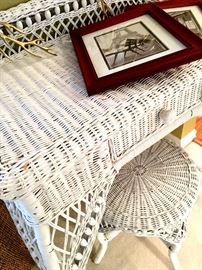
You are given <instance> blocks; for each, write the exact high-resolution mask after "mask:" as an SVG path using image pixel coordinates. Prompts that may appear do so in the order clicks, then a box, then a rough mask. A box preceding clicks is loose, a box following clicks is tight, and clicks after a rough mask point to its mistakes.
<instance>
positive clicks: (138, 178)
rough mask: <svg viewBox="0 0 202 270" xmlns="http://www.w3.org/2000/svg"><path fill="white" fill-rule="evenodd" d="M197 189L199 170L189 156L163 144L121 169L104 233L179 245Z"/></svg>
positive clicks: (106, 218) (113, 189)
mask: <svg viewBox="0 0 202 270" xmlns="http://www.w3.org/2000/svg"><path fill="white" fill-rule="evenodd" d="M198 188H199V179H198V177H197V173H196V168H195V166H194V164H193V163H192V161H191V160H190V159H189V158H188V156H187V154H186V153H185V152H183V151H182V150H181V148H179V147H178V146H176V145H174V144H173V143H172V142H170V141H167V140H162V141H160V142H158V143H157V144H155V145H153V146H152V147H151V148H149V149H147V150H146V151H144V152H143V153H142V154H140V155H139V156H137V157H136V158H134V159H133V160H132V161H131V162H129V163H127V164H126V165H125V166H123V167H122V168H121V170H120V172H119V174H118V175H117V176H116V178H115V181H114V183H113V185H112V188H111V190H110V193H109V195H108V199H107V207H106V211H105V214H104V218H103V223H102V227H101V230H114V229H117V230H119V229H120V230H128V231H132V232H135V233H137V234H140V235H144V234H145V235H148V234H149V235H154V236H159V237H161V238H163V239H164V240H167V241H169V242H175V241H178V240H180V239H181V238H182V236H183V235H184V234H183V232H184V229H185V228H183V226H184V221H185V220H186V217H187V215H188V213H189V210H190V208H191V206H192V205H193V203H194V201H195V200H196V197H197V194H198Z"/></svg>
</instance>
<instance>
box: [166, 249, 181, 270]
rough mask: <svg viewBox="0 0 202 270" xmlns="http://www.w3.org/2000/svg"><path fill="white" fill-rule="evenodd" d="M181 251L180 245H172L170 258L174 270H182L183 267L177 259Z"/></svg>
mask: <svg viewBox="0 0 202 270" xmlns="http://www.w3.org/2000/svg"><path fill="white" fill-rule="evenodd" d="M179 249H180V245H179V244H171V245H170V246H169V252H168V254H169V257H170V260H171V263H172V266H173V269H174V270H181V266H180V263H179V260H178V257H177V252H178V251H179Z"/></svg>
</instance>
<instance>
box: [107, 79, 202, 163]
mask: <svg viewBox="0 0 202 270" xmlns="http://www.w3.org/2000/svg"><path fill="white" fill-rule="evenodd" d="M201 102H202V85H201V82H200V83H198V84H196V85H193V87H192V88H191V89H190V88H189V89H187V90H184V91H183V93H180V94H176V95H175V96H174V97H173V98H172V99H170V100H166V101H164V102H162V105H160V106H159V107H158V108H156V109H154V110H152V111H150V112H148V113H145V114H144V115H143V116H142V117H141V118H138V119H134V121H133V122H132V123H131V125H130V126H127V127H125V128H124V129H122V130H120V132H118V133H117V134H115V136H113V138H112V139H111V140H110V143H109V145H110V152H111V158H112V161H113V162H116V161H119V160H120V159H121V158H122V157H123V156H124V155H126V154H127V153H128V152H129V151H130V149H132V148H134V147H135V146H136V145H139V144H141V143H142V142H143V141H144V140H147V139H150V138H152V135H154V136H155V134H157V132H158V130H162V129H164V128H166V127H167V126H171V127H172V126H173V129H175V128H176V127H175V126H174V124H173V123H174V122H175V121H176V120H177V119H178V118H180V117H182V115H184V114H186V112H189V111H191V109H192V108H194V107H195V106H196V105H198V104H200V103H201ZM187 118H188V117H187ZM188 119H189V118H188ZM188 119H185V121H187V120H188ZM182 123H184V122H182ZM173 129H171V131H172V130H173ZM167 130H169V129H167ZM168 133H169V131H168ZM165 135H167V134H163V136H165ZM163 136H162V137H163ZM162 137H159V134H158V139H161V138H162Z"/></svg>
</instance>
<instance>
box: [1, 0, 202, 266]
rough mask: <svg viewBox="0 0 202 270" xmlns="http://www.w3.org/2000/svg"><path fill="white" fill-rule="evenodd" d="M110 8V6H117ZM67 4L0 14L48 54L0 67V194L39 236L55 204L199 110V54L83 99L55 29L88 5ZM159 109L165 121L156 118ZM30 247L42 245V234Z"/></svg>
mask: <svg viewBox="0 0 202 270" xmlns="http://www.w3.org/2000/svg"><path fill="white" fill-rule="evenodd" d="M69 2H71V1H69ZM84 2H85V1H83V3H84ZM139 2H141V1H139ZM56 3H57V4H56ZM84 4H85V3H84ZM116 6H118V7H119V10H118V12H120V10H121V8H122V7H123V5H121V4H120V3H118V4H116V5H115V6H114V8H115V7H116ZM58 8H59V11H60V12H59V11H58ZM71 8H72V9H75V10H73V11H71ZM77 8H78V6H77V5H76V2H74V4H73V5H72V7H71V6H70V5H69V6H68V5H67V4H64V1H62V0H57V1H51V0H48V1H43V0H41V1H40V0H35V1H30V3H27V4H24V5H21V6H19V7H17V8H15V9H12V10H9V11H7V12H0V21H1V20H7V21H11V22H17V25H18V26H22V25H24V27H25V28H26V31H27V32H30V33H32V34H33V35H34V36H39V35H40V33H45V36H46V37H47V40H49V42H51V43H54V44H55V50H56V52H57V56H56V57H54V56H49V55H48V56H47V55H44V57H43V58H42V59H35V58H31V57H30V56H27V55H24V54H23V53H22V52H21V53H19V54H18V56H14V58H15V61H13V62H11V63H9V62H8V61H5V60H3V59H2V60H1V66H0V70H1V71H0V94H1V99H0V131H1V137H0V138H1V141H0V158H1V160H0V198H1V199H3V200H5V201H7V205H8V207H9V209H10V212H11V213H12V215H13V217H14V216H18V217H19V216H20V215H22V216H23V218H24V219H26V224H28V225H27V226H30V225H33V224H39V223H40V224H42V225H40V226H41V227H40V226H37V228H38V229H36V231H37V233H36V235H37V234H38V235H39V239H41V237H42V234H43V237H44V238H45V236H44V233H45V232H46V229H47V227H46V224H48V223H49V222H50V221H51V220H52V219H53V217H54V216H55V215H56V214H58V213H59V212H61V209H65V208H66V207H68V206H69V205H70V204H72V203H73V202H75V201H76V200H78V198H82V197H83V196H84V195H85V194H86V192H88V191H89V190H91V189H92V190H93V189H94V188H95V187H96V186H99V184H100V183H101V182H104V181H105V182H106V183H107V181H108V183H109V185H110V183H111V181H112V180H113V177H114V171H118V170H119V169H120V167H121V166H122V165H123V164H125V163H126V162H128V161H129V160H130V159H132V158H133V157H134V156H136V155H138V154H139V153H141V152H142V151H143V150H144V149H146V148H148V147H149V146H151V145H152V144H153V143H155V142H156V141H158V140H159V139H160V138H162V137H164V136H165V135H167V134H168V133H169V132H171V131H172V130H173V129H175V128H176V127H178V126H179V125H181V124H182V123H184V122H185V121H187V120H188V119H189V118H191V116H194V115H199V114H201V113H202V102H201V101H202V60H200V61H197V62H194V63H191V64H189V65H186V66H184V67H180V68H178V69H175V70H169V71H168V72H166V73H161V74H157V75H155V76H152V77H149V78H146V79H143V80H141V81H139V82H134V83H131V84H128V85H125V86H120V87H119V88H118V89H117V90H116V91H108V92H106V93H104V94H101V95H96V96H92V97H88V96H87V93H86V90H85V87H84V83H83V80H82V76H81V74H80V70H79V67H78V64H77V60H76V57H75V55H74V52H73V48H72V45H71V42H70V41H69V37H68V36H67V35H63V34H64V32H65V31H67V29H68V26H69V24H68V22H67V18H68V20H70V21H71V23H70V26H71V25H72V21H74V22H73V24H74V25H75V24H76V23H79V21H82V20H84V18H83V17H82V16H81V14H84V11H85V14H88V16H87V15H86V16H87V17H89V18H91V16H90V15H89V14H92V12H93V11H92V10H95V8H96V5H95V4H93V5H91V6H89V7H88V8H87V7H85V9H83V8H80V9H78V10H77ZM50 10H51V12H50ZM53 11H54V16H53V15H52V14H53ZM42 14H43V15H44V17H43V16H41V15H42ZM99 14H100V13H96V16H97V17H98V19H100V18H99V16H100V15H99ZM42 18H43V19H42ZM72 18H74V19H75V18H77V19H78V20H77V19H76V22H75V20H73V19H72ZM65 20H66V21H65ZM90 20H92V18H91V19H90ZM55 22H57V23H59V24H56V25H55V24H54V23H55ZM64 22H65V24H64ZM59 26H61V28H60V27H59ZM39 29H40V30H39ZM60 36H61V37H60ZM55 37H57V38H55ZM11 52H12V50H11ZM162 110H164V112H165V111H167V110H169V111H170V112H169V114H168V115H167V116H172V117H171V119H170V118H169V117H168V119H167V120H165V119H166V117H165V116H164V117H163V118H161V117H160V115H162V113H160V112H162ZM173 112H174V114H173ZM162 119H164V120H162ZM65 183H68V184H67V185H65ZM108 187H109V186H108ZM16 209H18V210H16ZM19 209H20V210H19ZM18 211H20V214H19V213H18V214H16V213H17V212H18ZM14 219H15V218H14ZM15 221H16V220H15ZM18 229H19V231H20V228H18ZM21 235H22V237H23V233H22V232H21ZM24 240H25V239H24ZM44 241H45V240H44ZM25 242H26V240H25ZM27 245H28V247H29V248H30V251H31V252H32V250H31V247H30V246H31V245H30V243H29V244H27ZM38 245H39V246H40V245H41V249H42V250H43V240H42V241H41V242H40V243H38ZM41 252H42V253H43V251H41ZM44 252H45V251H44ZM38 257H39V256H38ZM51 260H52V258H50V261H51ZM53 260H54V259H53ZM48 264H50V265H51V264H52V262H50V263H47V265H48ZM43 269H48V270H49V269H52V268H51V267H49V268H43ZM53 269H54V270H56V267H54V268H53ZM57 269H59V268H57ZM62 269H63V268H62ZM64 269H66V268H64Z"/></svg>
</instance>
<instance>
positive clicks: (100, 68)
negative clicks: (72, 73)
mask: <svg viewBox="0 0 202 270" xmlns="http://www.w3.org/2000/svg"><path fill="white" fill-rule="evenodd" d="M157 33H158V36H157ZM82 39H83V42H84V44H85V47H86V49H87V52H88V55H89V57H90V59H91V61H92V63H93V66H94V68H95V72H96V74H97V76H98V78H100V77H103V76H106V75H110V74H113V73H116V72H118V71H122V70H125V69H128V68H131V67H135V66H137V65H140V64H143V63H146V62H149V61H151V60H154V59H157V58H160V57H162V56H166V55H169V54H172V53H174V52H178V51H180V50H183V49H185V48H186V47H185V45H184V44H183V43H181V42H180V41H179V40H178V39H177V38H176V37H175V36H173V35H172V34H171V33H170V32H169V31H167V30H166V29H165V28H164V27H163V26H162V25H161V24H160V23H158V22H157V21H156V20H155V19H154V18H153V17H152V16H150V15H149V14H145V15H142V16H139V17H137V18H133V19H130V20H128V21H124V22H122V23H118V24H116V25H112V26H110V27H106V28H104V29H101V30H98V31H95V32H91V33H89V34H86V35H83V36H82Z"/></svg>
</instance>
